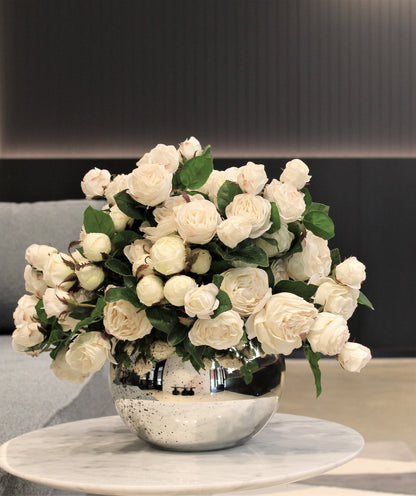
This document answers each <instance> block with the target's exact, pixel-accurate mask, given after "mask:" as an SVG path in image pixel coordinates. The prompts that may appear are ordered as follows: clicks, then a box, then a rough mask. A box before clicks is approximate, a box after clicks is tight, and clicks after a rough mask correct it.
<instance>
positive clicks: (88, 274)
mask: <svg viewBox="0 0 416 496" xmlns="http://www.w3.org/2000/svg"><path fill="white" fill-rule="evenodd" d="M75 274H76V276H77V278H78V282H79V285H80V286H81V287H82V288H84V289H86V290H88V291H94V289H97V288H98V287H100V286H101V284H102V283H103V282H104V279H105V273H104V270H103V269H102V268H101V267H98V265H94V264H86V265H81V267H80V268H79V269H77V270H76V271H75Z"/></svg>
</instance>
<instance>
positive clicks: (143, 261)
mask: <svg viewBox="0 0 416 496" xmlns="http://www.w3.org/2000/svg"><path fill="white" fill-rule="evenodd" d="M153 268H154V265H153V262H152V260H151V258H150V255H146V253H145V254H144V255H142V256H141V257H139V258H136V260H135V261H134V262H133V265H132V273H133V275H134V276H135V277H136V278H137V279H140V278H141V277H144V276H150V275H151V274H154V273H155V271H154V270H153Z"/></svg>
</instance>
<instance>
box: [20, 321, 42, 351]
mask: <svg viewBox="0 0 416 496" xmlns="http://www.w3.org/2000/svg"><path fill="white" fill-rule="evenodd" d="M12 339H13V341H14V342H15V343H16V344H17V345H19V346H22V347H25V348H30V347H32V346H36V345H37V344H40V343H41V342H42V341H43V340H44V339H45V336H44V335H43V334H42V333H41V332H40V329H39V324H38V323H37V322H23V323H22V324H20V325H18V326H16V329H15V330H14V331H13V334H12Z"/></svg>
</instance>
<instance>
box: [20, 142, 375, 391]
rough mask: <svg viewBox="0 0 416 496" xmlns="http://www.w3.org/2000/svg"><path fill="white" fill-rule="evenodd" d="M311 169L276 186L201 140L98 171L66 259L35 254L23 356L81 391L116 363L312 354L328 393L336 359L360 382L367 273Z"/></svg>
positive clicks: (287, 172) (91, 176) (28, 273)
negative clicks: (312, 187) (125, 168)
mask: <svg viewBox="0 0 416 496" xmlns="http://www.w3.org/2000/svg"><path fill="white" fill-rule="evenodd" d="M310 179H311V176H310V175H309V169H308V167H307V166H306V164H305V163H304V162H302V161H301V160H298V159H295V160H292V161H290V162H288V163H287V164H286V167H285V169H284V170H283V172H282V173H281V175H280V180H277V179H272V180H271V181H269V179H268V177H267V175H266V172H265V167H264V165H263V164H256V163H253V162H248V163H247V164H245V165H243V166H242V167H230V168H228V169H226V170H225V171H219V170H215V169H214V167H213V158H212V154H211V148H210V147H209V146H208V147H206V148H205V149H204V150H203V149H202V147H201V145H200V143H199V141H198V140H197V139H196V138H194V137H191V138H189V139H188V140H186V141H184V142H182V143H181V144H180V145H179V147H178V148H176V147H175V146H166V145H161V144H160V145H157V146H156V147H155V148H154V149H152V150H151V151H150V152H148V153H146V154H145V155H144V156H143V157H142V158H141V159H140V160H139V161H138V162H137V167H136V168H135V169H134V170H133V171H132V172H131V173H130V174H128V175H124V174H120V175H116V176H112V175H111V174H110V172H109V171H107V170H100V169H98V168H95V169H92V170H90V171H89V172H88V173H87V174H86V175H85V176H84V178H83V180H82V183H81V187H82V190H83V192H84V194H85V195H86V198H87V199H92V198H105V199H106V201H107V204H106V205H105V206H103V208H102V210H97V209H94V208H92V207H91V206H89V207H88V208H87V209H86V210H85V213H84V222H83V226H82V230H81V233H80V239H79V240H78V241H73V242H71V243H70V245H69V248H68V254H65V253H59V252H58V250H56V249H55V248H53V247H51V246H47V245H31V246H29V247H28V248H27V250H26V261H27V262H28V265H27V266H26V268H25V272H24V277H25V282H26V291H27V292H28V293H30V294H26V295H24V296H23V297H22V298H20V300H19V302H18V306H17V308H16V310H15V312H14V321H15V326H16V330H15V331H14V332H13V348H14V349H15V350H16V351H18V352H23V353H26V354H29V355H32V356H37V355H39V354H40V353H41V352H49V353H50V356H51V358H52V364H51V369H52V370H53V372H54V373H55V374H56V375H57V377H58V378H60V379H63V380H67V381H70V382H73V383H80V382H82V381H83V380H84V379H85V377H87V376H88V375H90V374H92V373H94V372H96V371H98V370H99V369H100V368H101V367H102V366H103V364H104V363H105V361H106V360H107V359H109V360H110V361H111V362H112V363H115V364H123V365H124V366H126V367H129V366H133V367H134V368H135V370H136V371H138V373H139V374H140V375H141V374H146V373H147V372H149V371H150V370H151V368H152V365H153V363H154V362H156V361H160V360H164V359H166V358H167V357H168V356H170V355H172V354H176V355H178V356H179V357H182V360H183V361H188V360H189V361H190V362H191V363H192V365H193V367H194V368H195V369H196V370H197V371H198V370H200V369H203V368H206V367H207V364H209V366H211V363H212V361H215V362H216V363H217V364H219V365H223V366H227V367H234V368H238V369H240V372H241V374H242V376H243V377H244V380H245V381H246V382H247V383H249V382H250V381H251V380H252V374H253V372H254V371H255V369H256V362H255V361H254V360H250V358H252V357H253V356H256V355H258V354H259V353H260V354H264V353H276V354H277V353H283V354H285V355H289V354H290V353H291V352H292V351H293V350H294V349H295V348H303V350H304V353H305V356H306V358H307V359H308V360H309V363H310V365H311V368H312V371H313V373H314V377H315V384H316V388H317V394H318V395H319V393H320V392H321V383H320V371H319V365H318V360H319V358H320V357H321V354H324V355H334V356H336V357H337V359H338V361H339V363H340V364H341V366H342V367H343V368H344V369H346V370H348V371H353V372H359V371H360V370H361V368H362V367H363V366H365V365H366V363H367V362H368V361H369V360H370V358H371V354H370V350H369V349H368V348H366V347H365V346H362V345H360V344H358V343H355V342H349V341H348V339H349V336H350V333H349V330H348V325H347V320H348V319H349V318H350V317H351V315H352V314H353V312H354V310H355V308H356V307H357V304H358V303H360V304H363V305H366V306H369V307H371V308H372V306H371V303H370V302H369V300H368V299H367V298H366V297H365V296H364V294H363V293H362V292H361V291H360V286H361V283H362V282H363V281H364V280H365V277H366V274H365V266H364V265H363V264H362V263H361V262H359V261H358V260H357V259H356V258H355V257H350V258H347V259H345V260H344V261H342V260H341V256H340V253H339V250H338V249H332V250H330V249H329V247H328V240H329V239H331V238H332V237H333V236H334V225H333V222H332V220H331V219H330V217H329V216H328V210H329V208H328V207H327V206H325V205H323V204H321V203H315V202H313V201H312V198H311V195H310V193H309V191H308V188H307V186H306V185H307V184H308V183H309V180H310Z"/></svg>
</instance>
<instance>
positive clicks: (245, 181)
mask: <svg viewBox="0 0 416 496" xmlns="http://www.w3.org/2000/svg"><path fill="white" fill-rule="evenodd" d="M237 182H238V185H239V186H240V188H241V189H242V191H243V193H251V194H253V195H258V194H259V193H260V192H261V191H262V189H263V188H264V185H265V184H266V183H267V175H266V171H265V170H264V165H263V164H255V163H253V162H247V164H246V165H243V167H240V170H239V173H238V176H237Z"/></svg>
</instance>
